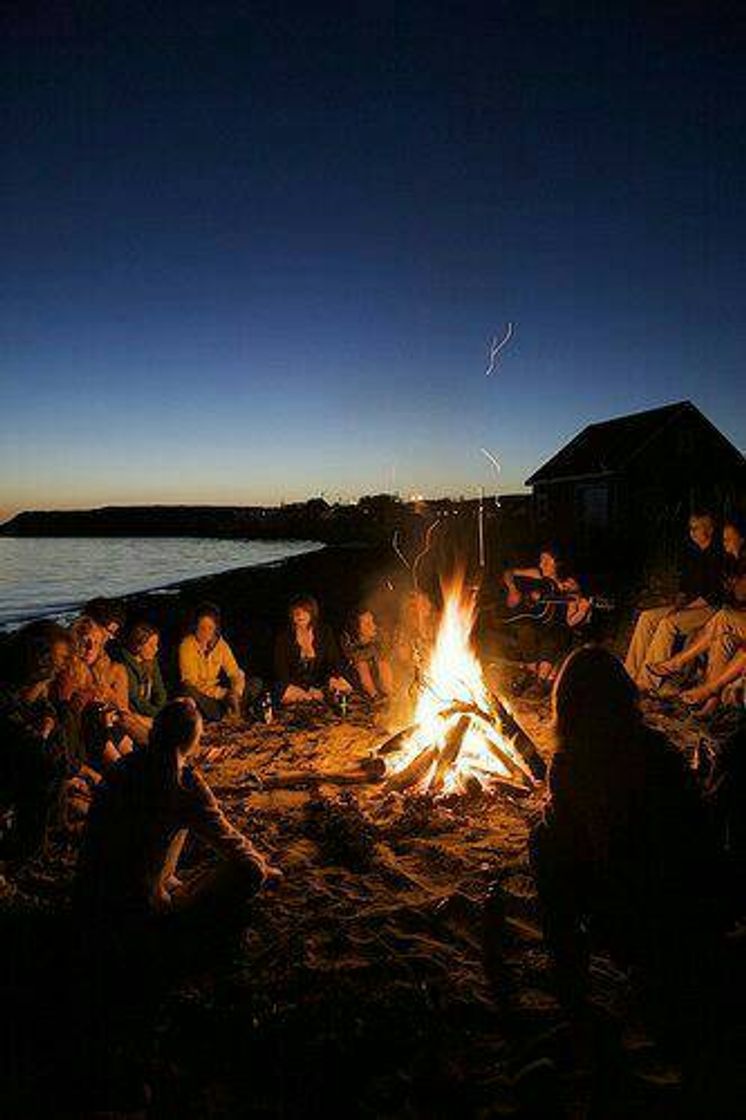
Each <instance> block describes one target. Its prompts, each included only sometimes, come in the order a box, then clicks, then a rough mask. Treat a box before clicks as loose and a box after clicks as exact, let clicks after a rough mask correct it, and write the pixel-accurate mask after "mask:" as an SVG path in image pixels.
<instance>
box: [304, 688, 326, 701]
mask: <svg viewBox="0 0 746 1120" xmlns="http://www.w3.org/2000/svg"><path fill="white" fill-rule="evenodd" d="M306 695H307V697H308V699H309V700H323V699H324V692H323V689H320V688H309V690H308V692H307V693H306Z"/></svg>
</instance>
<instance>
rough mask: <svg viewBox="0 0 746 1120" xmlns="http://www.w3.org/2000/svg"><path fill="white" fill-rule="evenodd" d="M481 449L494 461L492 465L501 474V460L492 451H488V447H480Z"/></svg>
mask: <svg viewBox="0 0 746 1120" xmlns="http://www.w3.org/2000/svg"><path fill="white" fill-rule="evenodd" d="M479 450H480V451H481V452H482V454H483V455H485V456H486V457H487V458H488V459H489V461H490V462H491V463H492V466H493V467H494V468H495V470H496V471H497V473H498V474H499V473H500V471H501V470H502V467H501V466H500V462H499V460H497V459H496V458H495V456H494V455H493V454H492V452H491V451H488V450H487V448H486V447H480V448H479Z"/></svg>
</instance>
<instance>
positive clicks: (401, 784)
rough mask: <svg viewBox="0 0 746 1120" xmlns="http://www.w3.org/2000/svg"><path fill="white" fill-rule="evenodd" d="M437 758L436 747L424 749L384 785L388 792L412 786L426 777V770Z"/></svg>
mask: <svg viewBox="0 0 746 1120" xmlns="http://www.w3.org/2000/svg"><path fill="white" fill-rule="evenodd" d="M437 757H438V748H437V747H425V749H424V750H421V751H420V753H419V754H418V755H417V756H416V757H415V758H413V759H412V761H411V762H410V763H409V765H408V766H405V767H404V769H403V770H400V771H399V773H398V774H392V775H391V777H390V778H389V779H388V781H387V783H386V788H387V789H388V790H402V789H406V788H407V786H411V785H414V784H415V783H416V782H419V781H420V780H421V779H422V778H424V777H426V775H427V772H428V770H429V769H430V767H431V766H432V764H433V763H434V762H435V760H436V758H437Z"/></svg>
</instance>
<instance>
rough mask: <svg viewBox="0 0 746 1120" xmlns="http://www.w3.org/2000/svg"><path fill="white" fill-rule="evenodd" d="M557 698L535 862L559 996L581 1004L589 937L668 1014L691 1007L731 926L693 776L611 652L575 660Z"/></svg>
mask: <svg viewBox="0 0 746 1120" xmlns="http://www.w3.org/2000/svg"><path fill="white" fill-rule="evenodd" d="M553 699H554V721H555V722H554V729H555V737H556V752H555V755H554V758H553V760H552V764H551V770H550V775H549V790H550V798H549V801H548V804H547V808H546V812H545V815H544V820H543V822H542V823H540V824H539V825H538V826H537V828H536V829H535V831H534V833H533V836H532V840H531V857H532V864H533V869H534V873H535V876H536V881H537V887H538V892H539V900H540V904H541V908H542V912H543V913H542V918H543V925H544V934H545V939H546V942H547V945H548V948H549V950H550V952H551V954H552V957H553V960H554V964H555V966H556V969H557V981H558V985H559V989H560V993H561V995H562V997H563V999H564V1000H565V1001H566V1002H568V1003H570V1004H575V1005H576V1006H577V1004H578V1003H580V1002H582V1001H583V1000H584V997H585V992H586V989H587V984H588V965H589V936H591V935H593V936H595V938H596V940H598V941H600V942H601V943H602V944H605V947H606V948H608V949H609V950H610V951H611V953H612V955H613V956H614V957H615V958H616V959H617V960H618V961H619V962H621V963H623V964H624V965H625V966H626V965H632V966H634V967H635V968H636V969H637V970H639V974H640V977H641V979H642V980H644V981H645V983H646V985H647V988H648V990H649V991H650V992H655V993H657V995H658V996H659V997H660V998H661V1000H662V1001H663V1003H664V1004H667V1005H668V1009H669V1010H673V1011H676V1010H677V1009H678V1010H682V1011H683V1010H685V1007H686V1005H687V1004H690V1005H693V1004H694V1003H696V998H697V997H696V995H694V993H695V992H697V990H698V984H699V983H700V982H701V980H702V971H701V970H702V969H703V968H704V966H705V964H706V963H707V962H708V960H709V959H711V954H712V952H713V949H714V945H715V938H716V935H717V934H718V932H719V931H720V930H722V928H723V924H722V923H723V922H724V920H725V912H724V908H723V909H721V905H720V901H719V900H720V895H719V894H718V891H719V890H720V889H721V888H722V886H723V883H722V880H721V879H720V878H719V873H720V864H719V857H718V854H717V850H716V845H715V841H714V837H713V835H712V834H711V832H710V830H709V825H708V821H707V818H706V816H705V811H704V808H703V806H702V803H701V801H700V797H699V793H698V790H697V787H696V783H695V778H694V775H693V774H692V772H691V771H690V770H689V768H688V767H687V765H686V762H685V760H684V758H683V756H682V755H681V754H680V753H679V752H678V751H677V750H675V749H674V748H673V747H672V746H671V745H670V744H669V743H668V742H667V740H666V739H665V738H664V737H663V736H662V735H661V734H660V733H659V732H657V731H653V730H651V729H649V728H647V727H646V726H645V724H644V723H643V721H642V717H641V714H640V711H639V708H638V705H637V690H636V689H635V686H634V684H633V683H632V681H631V680H630V678H629V677H628V675H627V674H626V672H625V670H624V667H623V666H622V664H621V662H620V661H619V660H618V659H617V658H616V657H615V656H614V655H613V654H611V653H610V652H609V651H607V650H604V649H602V648H600V647H593V646H584V647H582V648H580V649H578V650H576V651H575V652H574V653H572V654H571V655H570V656H569V657H568V659H567V661H566V662H565V664H564V666H563V668H562V670H561V672H560V675H559V677H558V679H557V682H556V684H555V689H554V698H553ZM682 1026H683V1023H682Z"/></svg>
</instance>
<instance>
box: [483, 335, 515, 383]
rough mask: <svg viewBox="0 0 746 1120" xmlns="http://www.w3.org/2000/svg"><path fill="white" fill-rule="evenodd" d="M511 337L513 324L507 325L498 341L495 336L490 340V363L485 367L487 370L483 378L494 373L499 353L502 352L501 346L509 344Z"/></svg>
mask: <svg viewBox="0 0 746 1120" xmlns="http://www.w3.org/2000/svg"><path fill="white" fill-rule="evenodd" d="M512 337H513V324H512V323H508V325H507V329H506V331H505V334H504V335H503V337H502V338H501V339H500V340H499V341H498V338H497V335H495V337H494V338H493V339H492V342H491V343H490V363H489V365H488V366H487V369H486V371H485V377H489V375H490V374H491V373H494V371H495V369H496V367H497V359H498V355H499V353H500V351H501V350H502V348H503V346H505V345H506V344H507V343H508V342H510V340H511V338H512Z"/></svg>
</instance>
